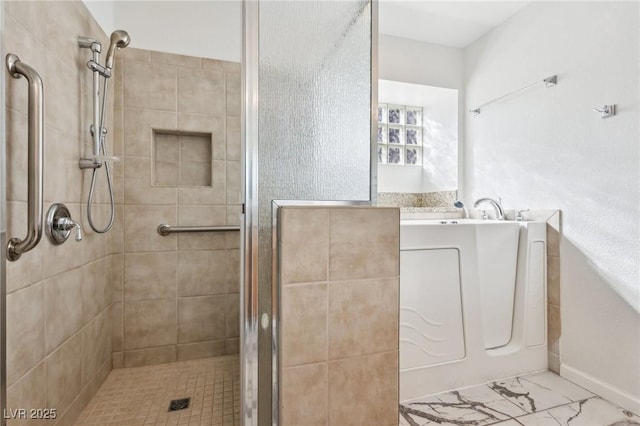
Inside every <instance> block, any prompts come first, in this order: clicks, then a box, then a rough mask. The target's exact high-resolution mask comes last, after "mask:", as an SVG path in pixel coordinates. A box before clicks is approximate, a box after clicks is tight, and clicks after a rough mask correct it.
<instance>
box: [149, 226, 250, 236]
mask: <svg viewBox="0 0 640 426" xmlns="http://www.w3.org/2000/svg"><path fill="white" fill-rule="evenodd" d="M239 230H240V227H239V226H169V225H167V224H164V223H162V224H160V225H158V234H160V235H162V236H163V237H166V236H167V235H169V234H175V233H180V232H227V231H239Z"/></svg>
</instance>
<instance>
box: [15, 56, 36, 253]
mask: <svg viewBox="0 0 640 426" xmlns="http://www.w3.org/2000/svg"><path fill="white" fill-rule="evenodd" d="M6 63H7V69H8V70H9V73H10V74H11V76H12V77H13V78H20V76H24V77H26V79H27V83H28V84H29V104H28V111H29V118H28V137H27V142H28V160H27V161H28V171H27V173H28V182H27V186H28V195H27V199H28V205H27V209H28V212H27V228H28V229H27V236H26V237H24V239H22V240H21V239H19V238H11V239H10V240H9V243H8V244H7V259H9V260H10V261H16V260H18V259H19V258H20V256H21V255H22V253H25V252H28V251H29V250H31V249H33V248H34V247H35V246H37V245H38V243H39V242H40V238H42V219H43V215H44V211H43V202H42V187H43V164H42V160H43V148H44V88H43V85H42V78H40V75H39V74H38V72H37V71H36V70H34V69H33V68H31V67H30V66H29V65H27V64H25V63H24V62H21V61H20V58H18V56H16V55H14V54H12V53H9V54H8V55H7V58H6Z"/></svg>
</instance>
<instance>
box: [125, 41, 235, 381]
mask: <svg viewBox="0 0 640 426" xmlns="http://www.w3.org/2000/svg"><path fill="white" fill-rule="evenodd" d="M132 38H133V40H134V43H135V37H134V36H133V35H132ZM118 54H119V56H117V57H116V68H115V70H116V75H115V91H116V94H115V108H114V110H115V131H116V139H117V140H121V141H122V143H123V155H124V175H123V179H122V184H123V186H124V199H123V200H122V201H123V203H124V259H123V267H122V270H123V274H124V279H123V286H122V287H120V288H116V289H115V291H114V295H113V297H114V302H115V303H114V309H113V314H114V317H113V321H114V327H113V350H114V354H113V365H114V368H118V367H123V366H124V367H132V366H138V365H147V364H157V363H162V362H171V361H176V360H187V359H194V358H202V357H207V356H216V355H223V354H233V353H237V352H238V348H239V343H238V336H239V321H238V317H239V312H238V308H239V304H240V302H239V291H240V284H239V283H240V280H239V258H240V253H239V243H240V237H239V233H238V232H236V231H232V232H223V233H188V234H187V233H185V234H172V235H169V236H165V237H163V236H160V235H159V234H158V233H157V231H156V228H157V227H158V225H160V224H161V223H165V224H169V225H172V226H176V225H181V226H195V225H237V224H239V217H240V64H238V63H232V62H225V61H218V60H212V59H204V58H197V57H190V56H181V55H175V54H168V53H161V52H156V51H149V50H141V49H135V48H132V47H129V48H127V49H124V50H120V51H119V52H118Z"/></svg>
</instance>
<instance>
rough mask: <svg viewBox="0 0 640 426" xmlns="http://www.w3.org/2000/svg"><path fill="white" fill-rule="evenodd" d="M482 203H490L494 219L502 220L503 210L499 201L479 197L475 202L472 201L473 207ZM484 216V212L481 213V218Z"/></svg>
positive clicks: (484, 217)
mask: <svg viewBox="0 0 640 426" xmlns="http://www.w3.org/2000/svg"><path fill="white" fill-rule="evenodd" d="M483 203H488V204H491V206H492V207H493V209H494V210H495V212H496V219H498V220H504V211H503V210H502V206H501V205H500V203H499V202H497V201H496V200H494V199H493V198H479V199H478V200H476V202H475V203H473V207H474V208H478V206H479V205H480V204H483ZM486 216H487V215H486V214H483V215H482V219H486V218H487V217H486Z"/></svg>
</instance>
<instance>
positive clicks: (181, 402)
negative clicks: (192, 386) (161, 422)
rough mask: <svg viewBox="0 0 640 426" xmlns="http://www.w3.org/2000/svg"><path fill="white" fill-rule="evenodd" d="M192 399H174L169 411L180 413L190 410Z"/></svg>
mask: <svg viewBox="0 0 640 426" xmlns="http://www.w3.org/2000/svg"><path fill="white" fill-rule="evenodd" d="M190 401H191V398H182V399H174V400H173V401H171V403H169V411H178V410H184V409H185V408H189V402H190Z"/></svg>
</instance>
